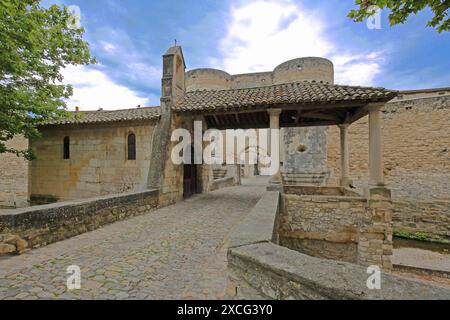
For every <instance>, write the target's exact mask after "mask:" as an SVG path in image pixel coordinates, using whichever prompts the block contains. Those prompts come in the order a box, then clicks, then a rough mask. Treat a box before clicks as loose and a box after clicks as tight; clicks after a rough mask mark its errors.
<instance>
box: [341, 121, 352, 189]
mask: <svg viewBox="0 0 450 320" xmlns="http://www.w3.org/2000/svg"><path fill="white" fill-rule="evenodd" d="M348 126H349V125H348V124H341V125H339V129H340V131H341V180H340V185H341V186H342V187H346V188H347V187H349V186H350V185H351V184H352V181H351V180H350V176H349V174H350V157H349V152H348Z"/></svg>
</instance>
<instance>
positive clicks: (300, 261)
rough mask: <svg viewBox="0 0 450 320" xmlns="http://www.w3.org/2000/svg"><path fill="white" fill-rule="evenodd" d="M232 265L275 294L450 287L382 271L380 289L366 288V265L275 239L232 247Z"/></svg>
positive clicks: (427, 296)
mask: <svg viewBox="0 0 450 320" xmlns="http://www.w3.org/2000/svg"><path fill="white" fill-rule="evenodd" d="M228 263H229V268H231V270H232V271H233V272H234V273H236V272H238V273H239V274H240V276H241V277H243V278H244V279H243V280H244V281H246V282H247V283H248V284H249V285H250V286H252V287H253V288H254V289H256V290H258V291H259V292H261V293H262V294H264V295H265V296H267V297H269V298H272V299H286V298H291V299H292V298H293V299H349V300H350V299H351V300H353V299H370V300H410V299H412V300H420V299H423V300H443V299H450V290H447V289H444V288H440V287H435V286H431V285H427V284H423V283H420V282H416V281H412V280H406V279H402V278H399V277H396V276H393V275H391V274H386V273H382V274H381V289H380V290H370V289H368V288H367V285H366V283H367V279H368V277H369V274H368V273H367V268H365V267H363V266H358V265H355V264H351V263H347V262H340V261H334V260H326V259H320V258H315V257H311V256H308V255H305V254H302V253H299V252H296V251H293V250H290V249H287V248H284V247H281V246H278V245H276V244H273V243H269V242H265V243H255V244H250V245H246V246H241V247H235V248H230V250H229V254H228Z"/></svg>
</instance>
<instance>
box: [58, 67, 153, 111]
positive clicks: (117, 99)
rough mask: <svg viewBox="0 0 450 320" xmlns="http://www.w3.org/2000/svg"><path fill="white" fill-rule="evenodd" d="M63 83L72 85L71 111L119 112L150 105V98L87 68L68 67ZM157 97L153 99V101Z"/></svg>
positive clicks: (102, 73)
mask: <svg viewBox="0 0 450 320" xmlns="http://www.w3.org/2000/svg"><path fill="white" fill-rule="evenodd" d="M62 74H63V76H64V80H63V83H65V84H71V85H72V86H73V89H74V94H73V96H72V97H71V98H70V100H69V101H68V106H69V109H71V110H73V109H74V108H75V107H76V106H78V107H80V109H81V110H98V109H99V108H103V109H105V110H117V109H128V108H135V107H136V106H137V105H143V106H144V105H148V104H149V101H150V97H143V96H140V95H139V94H137V93H136V92H134V91H132V90H130V89H129V88H127V87H125V86H122V85H119V84H117V83H115V82H114V81H112V80H111V79H110V78H109V77H108V76H107V75H106V74H105V73H104V72H102V71H100V70H97V69H93V68H90V67H87V66H68V67H67V68H65V69H64V70H63V71H62ZM153 99H156V97H152V100H153Z"/></svg>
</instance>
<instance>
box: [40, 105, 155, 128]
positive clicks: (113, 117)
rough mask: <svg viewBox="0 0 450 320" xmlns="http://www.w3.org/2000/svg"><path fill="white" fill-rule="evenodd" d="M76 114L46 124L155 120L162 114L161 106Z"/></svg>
mask: <svg viewBox="0 0 450 320" xmlns="http://www.w3.org/2000/svg"><path fill="white" fill-rule="evenodd" d="M74 114H75V116H74V117H71V118H68V119H60V120H51V121H47V122H46V123H44V125H63V124H90V123H106V122H123V121H138V120H153V119H158V118H159V116H160V108H159V107H145V108H135V109H124V110H114V111H108V110H99V111H79V112H74Z"/></svg>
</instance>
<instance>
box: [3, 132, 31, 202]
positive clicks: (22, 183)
mask: <svg viewBox="0 0 450 320" xmlns="http://www.w3.org/2000/svg"><path fill="white" fill-rule="evenodd" d="M6 145H7V146H8V147H10V148H15V149H18V150H26V149H28V140H27V139H25V138H24V137H21V136H18V137H15V138H13V139H12V140H10V141H8V142H7V144H6ZM26 206H28V161H26V160H25V159H24V158H19V157H17V156H16V155H14V154H10V153H5V154H1V155H0V209H1V208H20V207H26Z"/></svg>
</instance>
